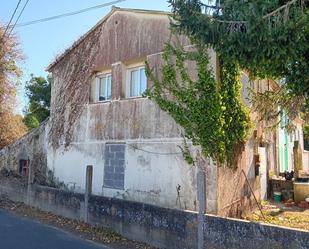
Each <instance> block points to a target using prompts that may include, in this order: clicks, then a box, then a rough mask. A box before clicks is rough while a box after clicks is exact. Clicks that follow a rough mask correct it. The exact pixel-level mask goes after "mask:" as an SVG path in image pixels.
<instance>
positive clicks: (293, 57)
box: [170, 0, 309, 119]
mask: <svg viewBox="0 0 309 249" xmlns="http://www.w3.org/2000/svg"><path fill="white" fill-rule="evenodd" d="M213 2H214V3H215V4H213V5H206V4H204V3H203V1H199V0H170V3H171V5H172V7H173V13H174V18H175V20H176V22H174V27H175V28H176V29H177V30H178V31H180V32H182V33H185V34H187V35H189V36H190V37H192V38H193V40H195V41H199V42H201V43H203V44H206V45H207V46H210V47H212V48H214V49H215V51H216V52H217V54H218V55H219V57H220V58H221V59H222V60H223V61H224V60H230V61H233V62H234V63H236V64H237V65H239V67H240V68H241V69H243V70H246V71H247V72H249V73H250V74H251V77H252V78H268V79H274V80H276V81H279V80H281V87H280V89H279V90H278V91H276V92H273V93H266V95H264V96H260V95H259V96H256V97H260V99H263V101H265V100H266V97H267V94H268V96H269V97H271V98H272V100H274V101H275V103H277V106H275V108H273V109H272V111H273V113H271V114H270V113H269V110H268V112H267V113H266V116H267V115H268V117H273V118H274V119H277V117H278V116H280V113H281V111H279V112H278V106H281V107H283V108H285V109H288V110H289V111H288V115H289V116H290V115H291V116H292V119H293V117H295V116H297V115H295V111H297V113H298V114H299V113H302V112H304V111H306V112H308V111H309V9H308V8H309V2H308V1H301V0H290V1H288V0H272V1H268V0H247V1H242V0H221V1H213ZM257 100H258V99H257ZM269 102H270V99H268V103H269ZM256 103H258V104H257V105H256V107H258V106H261V105H263V103H262V102H258V101H257V102H256ZM263 108H264V109H267V106H265V105H264V106H263ZM283 108H282V109H283ZM264 114H265V113H263V115H264ZM264 116H265V115H264Z"/></svg>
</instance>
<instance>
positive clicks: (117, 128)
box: [48, 98, 197, 210]
mask: <svg viewBox="0 0 309 249" xmlns="http://www.w3.org/2000/svg"><path fill="white" fill-rule="evenodd" d="M180 133H181V130H180V128H179V127H178V126H177V125H176V124H175V122H174V121H173V120H172V119H171V117H169V116H168V115H167V114H166V113H164V112H162V111H161V110H160V109H159V107H158V106H157V105H156V104H154V103H153V102H151V101H149V100H148V99H145V98H138V99H134V100H122V101H112V102H109V103H100V104H89V105H87V107H86V108H85V111H84V112H83V115H82V116H81V118H80V121H79V124H78V125H76V127H75V130H74V135H73V142H72V143H71V145H70V146H69V147H67V148H64V146H61V147H59V148H57V149H56V150H54V149H53V148H52V147H51V146H49V149H48V150H49V153H48V168H49V169H50V170H52V171H53V172H54V174H55V176H56V177H57V178H58V179H59V180H60V181H63V182H64V183H65V184H67V185H68V187H69V188H70V189H73V190H74V191H77V192H83V191H84V189H85V174H86V166H87V165H93V167H94V172H93V191H94V193H95V194H98V195H104V196H108V197H116V198H121V199H127V200H135V201H140V202H145V203H150V204H156V205H159V206H164V207H173V208H181V209H190V210H196V208H197V207H196V205H197V204H196V182H195V175H196V172H195V171H196V169H195V168H194V167H192V166H189V165H188V164H187V163H186V162H185V161H184V160H183V155H182V152H181V150H180V148H179V146H182V143H183V141H182V138H181V136H180ZM106 143H124V144H125V172H124V189H111V188H105V187H103V179H104V161H105V158H104V156H105V153H104V151H105V144H106ZM178 185H180V186H181V189H180V192H179V195H178V193H177V189H176V188H177V186H178Z"/></svg>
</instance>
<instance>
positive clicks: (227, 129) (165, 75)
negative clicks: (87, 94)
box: [146, 43, 251, 166]
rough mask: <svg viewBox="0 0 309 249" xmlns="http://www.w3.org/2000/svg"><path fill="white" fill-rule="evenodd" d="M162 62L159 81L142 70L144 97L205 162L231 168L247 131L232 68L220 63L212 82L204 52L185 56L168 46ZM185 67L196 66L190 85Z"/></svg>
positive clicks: (203, 49) (237, 77) (247, 121)
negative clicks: (147, 81)
mask: <svg viewBox="0 0 309 249" xmlns="http://www.w3.org/2000/svg"><path fill="white" fill-rule="evenodd" d="M163 61H164V65H163V66H162V70H161V72H162V79H158V77H156V75H154V73H153V71H152V69H151V68H150V67H149V65H147V70H146V72H147V76H148V77H149V78H150V79H151V81H152V82H153V87H152V89H150V90H148V91H147V92H146V95H147V96H149V97H150V99H152V100H154V101H155V102H156V103H157V104H158V105H159V106H160V108H161V109H162V110H164V111H166V112H167V113H169V114H170V115H171V116H172V117H173V118H174V120H175V121H176V123H178V124H179V125H180V126H181V127H183V129H184V134H185V137H186V138H188V139H190V140H191V141H192V143H193V145H198V146H200V147H201V150H202V153H203V155H204V156H205V157H211V158H213V159H214V160H215V161H216V162H217V163H219V164H223V163H225V162H227V165H229V166H235V156H236V153H235V148H236V147H237V146H238V145H241V144H243V143H244V142H245V141H246V138H247V137H248V133H249V130H250V126H251V122H250V117H249V112H248V110H247V108H246V107H245V106H244V105H243V104H242V100H241V94H240V90H241V84H240V73H239V72H240V69H239V67H238V65H237V64H236V63H234V62H232V61H223V60H220V81H218V80H216V76H215V75H214V71H213V68H212V65H211V64H210V59H209V49H208V47H206V46H203V45H196V46H195V49H194V51H186V50H185V49H184V48H183V47H182V46H180V45H172V44H171V43H168V44H167V45H166V46H165V49H164V52H163ZM189 63H194V64H196V71H197V77H195V78H196V79H192V78H194V76H193V75H192V74H193V73H192V71H191V72H190V70H188V67H187V65H188V64H189ZM185 151H186V154H185V159H186V160H187V161H188V162H189V163H192V162H193V160H192V158H191V157H190V156H189V155H188V153H187V152H188V150H185Z"/></svg>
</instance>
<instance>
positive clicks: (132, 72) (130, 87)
mask: <svg viewBox="0 0 309 249" xmlns="http://www.w3.org/2000/svg"><path fill="white" fill-rule="evenodd" d="M146 89H147V77H146V73H145V66H144V65H142V66H138V67H131V68H128V71H127V97H129V98H134V97H142V96H143V93H144V92H145V91H146Z"/></svg>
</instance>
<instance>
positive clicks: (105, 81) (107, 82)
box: [98, 74, 112, 101]
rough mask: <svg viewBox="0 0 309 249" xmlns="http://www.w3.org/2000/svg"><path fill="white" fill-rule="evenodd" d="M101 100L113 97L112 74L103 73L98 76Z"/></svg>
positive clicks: (99, 97)
mask: <svg viewBox="0 0 309 249" xmlns="http://www.w3.org/2000/svg"><path fill="white" fill-rule="evenodd" d="M98 84H99V85H98V87H99V92H98V94H99V96H98V100H99V101H107V100H111V99H112V75H111V74H102V75H99V76H98Z"/></svg>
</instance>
